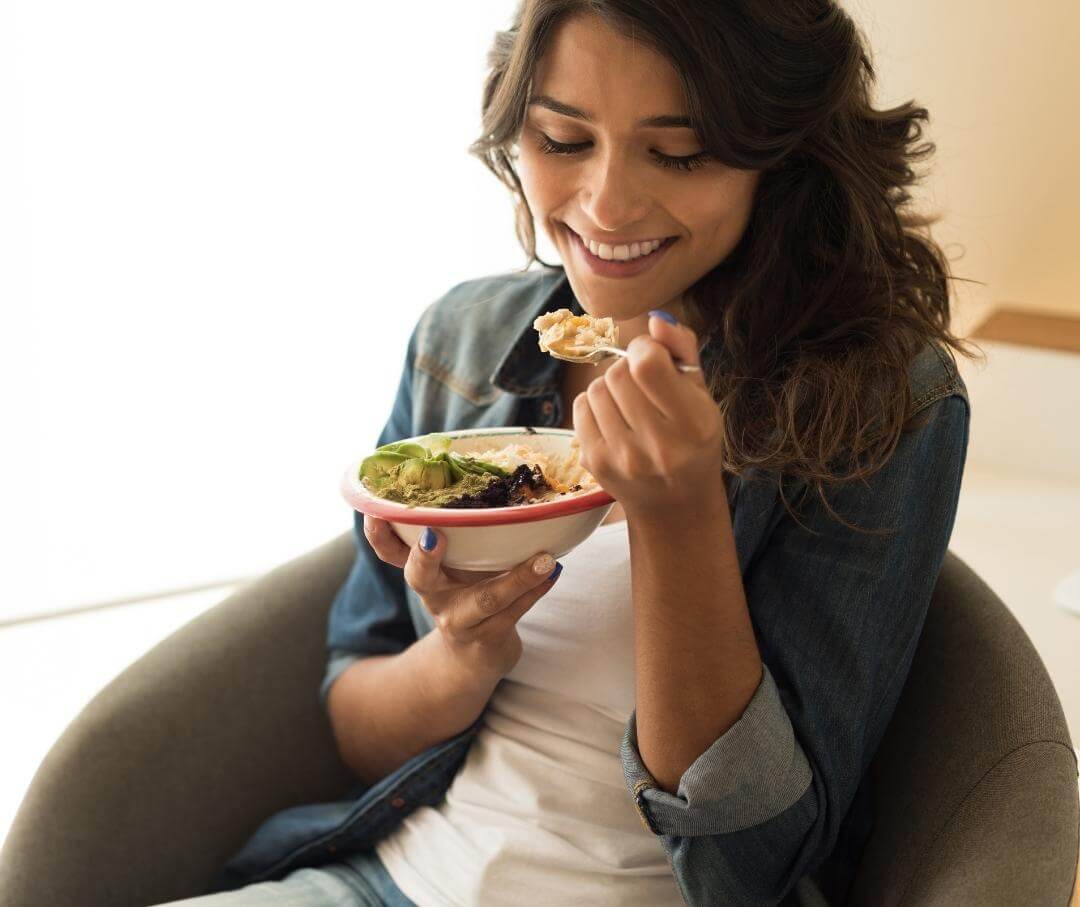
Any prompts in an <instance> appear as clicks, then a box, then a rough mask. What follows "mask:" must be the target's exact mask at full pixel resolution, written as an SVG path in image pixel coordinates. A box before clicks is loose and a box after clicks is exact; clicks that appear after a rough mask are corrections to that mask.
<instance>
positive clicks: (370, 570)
mask: <svg viewBox="0 0 1080 907" xmlns="http://www.w3.org/2000/svg"><path fill="white" fill-rule="evenodd" d="M415 350H416V330H415V329H414V331H413V334H412V337H411V338H410V340H409V344H408V351H407V353H406V356H405V365H404V368H403V369H402V373H401V379H400V381H399V382H398V390H397V396H396V397H395V399H394V403H393V407H392V409H391V412H390V417H389V418H388V419H387V421H386V424H385V426H384V427H383V430H382V432H381V433H380V434H379V437H378V440H377V441H376V442H375V446H376V447H378V446H380V445H382V444H388V443H389V442H390V441H397V440H399V439H401V438H408V437H411V436H412V435H413V406H412V372H413V362H414V361H415ZM353 532H354V535H355V537H356V560H355V561H353V565H352V569H351V570H350V571H349V575H348V577H347V578H346V580H345V583H344V585H343V586H342V587H341V588H340V589H339V590H338V593H337V595H336V596H335V598H334V601H333V604H331V606H330V617H329V623H328V628H327V637H326V645H327V650H328V657H327V665H326V673H325V675H324V677H323V681H322V684H321V685H320V687H319V700H320V702H321V703H322V705H323V708H324V709H325V708H326V707H327V697H328V696H329V694H330V688H331V687H332V686H333V684H334V681H335V680H337V678H338V677H339V676H340V675H341V673H342V671H344V670H345V669H346V668H347V667H349V665H351V664H352V663H353V662H355V661H357V660H359V659H360V658H363V657H365V656H368V655H394V654H397V653H398V652H402V651H404V650H405V649H406V648H408V647H409V646H410V645H411V644H412V643H413V642H415V641H416V628H415V627H414V626H413V623H412V619H411V618H410V617H409V609H408V604H407V602H406V599H405V578H404V573H403V571H402V570H401V568H400V567H394V566H392V565H390V564H387V563H385V562H384V561H382V560H380V559H379V557H378V555H377V554H376V553H375V551H374V550H373V549H372V547H371V545H369V544H368V541H367V538H366V537H365V536H364V515H363V514H362V513H358V512H354V514H353Z"/></svg>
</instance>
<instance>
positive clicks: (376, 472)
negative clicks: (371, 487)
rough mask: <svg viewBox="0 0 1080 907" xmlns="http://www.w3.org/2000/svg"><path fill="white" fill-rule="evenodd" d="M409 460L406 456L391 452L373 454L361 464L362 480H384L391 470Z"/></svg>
mask: <svg viewBox="0 0 1080 907" xmlns="http://www.w3.org/2000/svg"><path fill="white" fill-rule="evenodd" d="M407 459H408V457H406V456H405V455H404V454H400V453H392V452H390V451H383V452H378V453H373V454H371V456H369V457H364V461H363V462H362V463H361V464H360V478H362V479H378V478H382V477H383V476H385V475H387V474H388V473H389V472H390V470H391V469H393V468H394V467H395V466H398V465H400V464H401V463H404V462H405V461H406V460H407Z"/></svg>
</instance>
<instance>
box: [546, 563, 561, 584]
mask: <svg viewBox="0 0 1080 907" xmlns="http://www.w3.org/2000/svg"><path fill="white" fill-rule="evenodd" d="M560 573H562V564H560V563H559V562H558V561H555V569H554V570H552V571H551V576H549V577H548V580H549V581H554V580H557V579H558V578H559V574H560Z"/></svg>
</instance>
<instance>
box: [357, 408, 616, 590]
mask: <svg viewBox="0 0 1080 907" xmlns="http://www.w3.org/2000/svg"><path fill="white" fill-rule="evenodd" d="M440 434H445V435H447V436H448V437H449V438H450V439H451V442H450V449H451V450H454V451H457V452H458V453H462V454H465V453H474V452H479V451H482V450H490V449H491V448H493V447H504V446H505V445H507V444H524V445H527V446H528V447H531V448H535V449H537V450H542V451H545V452H550V453H557V454H561V455H564V456H565V455H566V454H567V453H568V452H569V450H570V441H571V439H572V438H573V437H574V433H573V431H571V430H570V429H566V428H536V429H531V430H527V429H524V428H517V427H511V428H481V429H475V428H474V429H464V430H461V431H448V432H440ZM423 437H426V436H424V435H420V436H417V437H415V438H402V439H400V440H406V441H419V440H420V439H421V438H423ZM361 462H363V461H362V460H357V461H356V462H355V463H354V464H353V465H352V466H350V467H349V469H348V470H347V471H346V472H345V475H344V477H343V478H342V480H341V492H342V494H343V495H344V496H345V500H347V501H348V502H349V503H350V504H351V505H352V507H353V509H354V510H358V511H360V513H366V514H370V515H371V516H375V517H379V518H380V519H383V520H387V521H389V523H390V525H391V526H393V527H394V531H395V532H397V534H398V535H399V536H400V537H401V539H402V540H403V541H404V542H405V543H406V544H407V545H409V546H410V547H412V546H413V545H415V544H416V540H417V538H419V536H420V533H421V532H423V531H424V527H425V526H431V527H432V528H434V529H438V530H439V531H440V532H441V533H443V534H444V535H445V536H446V554H445V556H444V557H443V564H445V565H446V566H447V567H455V568H457V569H459V570H477V571H486V570H496V571H498V570H509V569H510V568H511V567H514V566H516V565H517V564H520V563H521V562H522V561H524V560H526V559H528V558H529V557H531V556H532V555H534V554H538V553H539V552H541V551H549V552H550V553H551V554H553V555H554V556H555V557H562V556H563V555H564V554H566V553H567V552H568V551H571V550H573V549H574V548H575V547H577V546H578V545H580V544H581V543H582V542H583V541H585V539H587V538H588V537H589V536H590V535H592V533H593V531H594V530H595V529H596V527H597V526H599V525H600V524H601V523H602V522H603V521H604V517H605V516H607V514H608V512H609V511H610V510H611V508H612V507H613V506H614V504H615V499H614V498H613V497H612V496H611V495H609V494H608V493H607V492H606V491H603V490H602V489H597V490H595V491H590V492H585V493H576V494H572V495H566V496H564V497H562V498H560V499H558V500H554V501H545V502H544V503H542V504H521V505H518V506H516V507H477V508H460V509H459V508H453V507H450V508H447V507H409V506H407V505H406V504H399V503H397V502H396V501H388V500H386V499H385V498H380V497H376V496H375V495H373V494H372V493H371V492H369V491H368V490H367V489H366V488H365V487H364V486H363V484H362V483H361V482H360V463H361Z"/></svg>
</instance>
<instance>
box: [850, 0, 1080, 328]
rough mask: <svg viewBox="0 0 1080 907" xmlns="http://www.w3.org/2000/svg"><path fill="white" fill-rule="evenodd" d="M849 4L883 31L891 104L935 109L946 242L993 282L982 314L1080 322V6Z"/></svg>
mask: <svg viewBox="0 0 1080 907" xmlns="http://www.w3.org/2000/svg"><path fill="white" fill-rule="evenodd" d="M846 6H847V7H848V8H849V10H850V11H851V12H852V14H853V15H854V16H855V18H856V19H857V20H858V21H859V22H860V23H861V24H862V26H863V27H864V28H865V30H866V32H867V35H868V36H869V39H870V43H871V46H872V48H873V51H874V60H875V63H876V65H877V69H878V73H879V83H880V88H881V92H880V99H881V100H882V101H883V102H884V103H886V104H893V103H899V102H902V101H906V100H908V99H909V98H915V99H916V100H918V101H919V102H920V103H922V104H923V105H925V106H926V107H927V108H928V109H929V111H930V114H931V117H932V119H931V123H930V137H931V138H932V139H934V140H935V141H936V142H937V145H938V155H937V159H936V164H935V165H934V170H933V174H932V178H931V180H930V183H929V186H928V190H929V191H928V192H927V193H926V197H927V198H928V200H929V202H930V203H931V205H932V206H933V207H935V208H936V209H938V210H940V211H941V212H942V213H943V214H944V215H945V219H944V222H943V223H942V224H941V226H940V227H939V228H938V236H939V238H940V239H941V240H942V241H943V242H944V243H946V244H947V246H948V249H949V251H950V253H952V254H955V253H957V252H959V251H960V247H961V246H963V247H965V248H966V254H965V256H964V258H963V259H961V260H960V261H957V262H955V263H954V270H955V272H956V273H957V274H958V275H962V276H965V277H970V278H974V279H976V280H981V281H984V282H985V283H986V286H985V287H974V286H965V287H962V288H961V299H962V300H966V301H970V303H971V305H972V307H974V308H977V309H978V310H979V314H981V313H982V311H983V310H985V309H986V308H988V307H989V306H990V305H991V304H1000V303H1008V304H1010V305H1014V306H1020V307H1027V308H1031V309H1039V310H1045V311H1053V312H1062V313H1069V314H1072V315H1077V316H1080V255H1077V254H1076V248H1077V244H1078V243H1080V177H1078V173H1077V164H1078V162H1080V76H1078V73H1077V65H1076V59H1077V57H1076V49H1077V47H1080V3H1077V2H1076V0H1040V2H1038V3H1027V4H1017V3H1015V2H1009V0H949V2H948V3H942V2H940V0H848V2H847V3H846ZM966 314H967V313H965V316H966ZM973 320H974V318H972V317H965V321H966V322H971V321H973Z"/></svg>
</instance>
